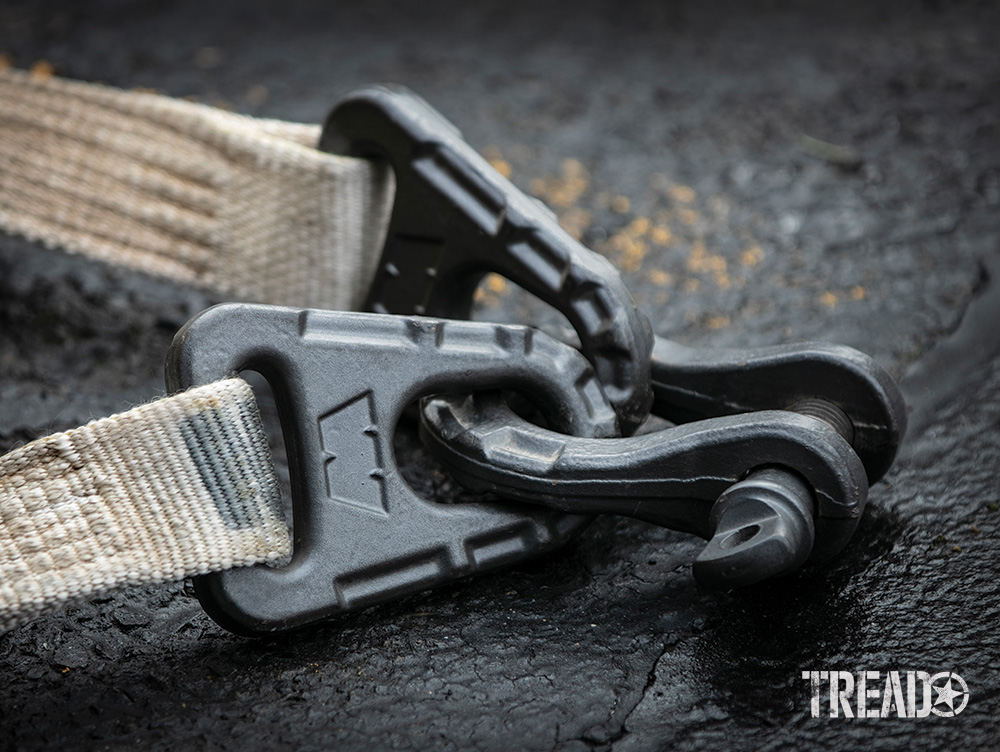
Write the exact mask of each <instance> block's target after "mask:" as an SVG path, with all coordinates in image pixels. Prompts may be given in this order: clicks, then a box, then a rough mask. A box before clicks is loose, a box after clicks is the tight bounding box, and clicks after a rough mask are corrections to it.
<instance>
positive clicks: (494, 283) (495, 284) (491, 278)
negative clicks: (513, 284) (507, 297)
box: [485, 274, 507, 295]
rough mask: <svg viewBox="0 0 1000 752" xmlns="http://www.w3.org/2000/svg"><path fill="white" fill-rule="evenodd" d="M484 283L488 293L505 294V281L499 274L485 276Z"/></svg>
mask: <svg viewBox="0 0 1000 752" xmlns="http://www.w3.org/2000/svg"><path fill="white" fill-rule="evenodd" d="M485 282H486V289H487V290H489V291H490V292H494V293H496V294H497V295H500V294H502V293H505V292H507V280H505V279H504V278H503V277H501V276H500V275H499V274H487V275H486V280H485Z"/></svg>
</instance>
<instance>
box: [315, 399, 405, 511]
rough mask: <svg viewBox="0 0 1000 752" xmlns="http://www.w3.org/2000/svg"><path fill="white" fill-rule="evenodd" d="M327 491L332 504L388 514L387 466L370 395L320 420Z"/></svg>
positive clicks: (347, 404)
mask: <svg viewBox="0 0 1000 752" xmlns="http://www.w3.org/2000/svg"><path fill="white" fill-rule="evenodd" d="M319 433H320V442H321V444H322V446H323V451H324V452H325V453H326V455H327V459H326V461H325V463H324V470H325V472H326V491H327V495H328V496H329V497H330V500H331V501H336V502H338V503H341V504H349V505H350V506H354V507H360V508H361V509H366V510H368V511H371V512H376V513H379V514H388V513H389V506H388V503H387V498H386V492H385V464H384V462H383V458H382V448H381V446H380V445H379V432H378V421H377V418H376V416H375V404H374V402H373V396H372V393H371V391H365V392H362V393H361V394H359V395H357V396H356V397H352V398H351V399H349V400H347V401H346V402H344V403H342V404H340V405H338V406H337V407H335V408H333V410H331V411H330V412H328V413H327V414H326V415H324V416H323V417H322V418H320V419H319Z"/></svg>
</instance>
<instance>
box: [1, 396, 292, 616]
mask: <svg viewBox="0 0 1000 752" xmlns="http://www.w3.org/2000/svg"><path fill="white" fill-rule="evenodd" d="M290 548H291V543H290V540H289V535H288V530H287V527H286V525H285V521H284V519H283V518H282V515H281V498H280V494H279V492H278V485H277V482H276V480H275V475H274V469H273V466H272V464H271V455H270V452H269V450H268V446H267V439H266V438H265V436H264V433H263V431H262V429H261V426H260V419H259V416H258V414H257V405H256V402H255V401H254V397H253V392H252V391H251V389H250V387H249V386H248V385H247V384H246V382H244V381H242V380H240V379H227V380H224V381H218V382H216V383H214V384H209V385H207V386H203V387H199V388H196V389H192V390H190V391H187V392H184V393H183V394H178V395H176V396H174V397H168V398H166V399H162V400H158V401H156V402H152V403H150V404H147V405H142V406H140V407H137V408H134V409H132V410H129V411H128V412H126V413H122V414H120V415H115V416H112V417H110V418H104V419H103V420H98V421H95V422H93V423H89V424H87V425H86V426H83V427H81V428H76V429H73V430H72V431H67V432H65V433H60V434H55V435H53V436H47V437H45V438H43V439H39V440H38V441H33V442H32V443H30V444H27V445H26V446H23V447H21V448H20V449H15V450H14V451H12V452H9V453H8V454H6V455H4V456H3V457H0V630H4V629H9V628H10V627H12V626H15V625H16V624H18V623H20V622H23V621H26V620H28V619H31V618H33V617H35V616H38V615H39V614H41V613H44V612H46V611H50V610H52V609H55V608H58V607H59V606H61V605H63V604H65V603H67V602H70V601H73V600H77V599H80V598H85V597H87V596H93V595H97V594H99V593H101V592H103V591H106V590H109V589H111V588H114V587H120V586H122V585H137V584H142V583H152V582H163V581H165V580H174V579H180V578H182V577H187V576H191V575H197V574H205V573H206V572H213V571H217V570H221V569H228V568H229V567H234V566H241V565H247V564H254V563H257V562H264V561H274V560H276V559H280V558H282V557H285V556H288V555H289V553H290Z"/></svg>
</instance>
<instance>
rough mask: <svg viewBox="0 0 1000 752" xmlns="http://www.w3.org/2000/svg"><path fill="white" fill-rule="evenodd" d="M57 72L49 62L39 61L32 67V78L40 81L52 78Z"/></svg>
mask: <svg viewBox="0 0 1000 752" xmlns="http://www.w3.org/2000/svg"><path fill="white" fill-rule="evenodd" d="M55 72H56V69H55V66H53V65H52V63H50V62H49V61H48V60H39V61H38V62H36V63H35V64H34V65H32V66H31V77H32V78H34V79H36V80H39V81H44V80H45V79H48V78H52V75H53V74H54V73H55Z"/></svg>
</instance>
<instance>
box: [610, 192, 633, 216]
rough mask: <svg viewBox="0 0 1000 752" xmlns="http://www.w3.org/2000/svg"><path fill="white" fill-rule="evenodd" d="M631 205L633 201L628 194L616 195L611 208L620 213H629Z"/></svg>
mask: <svg viewBox="0 0 1000 752" xmlns="http://www.w3.org/2000/svg"><path fill="white" fill-rule="evenodd" d="M631 206H632V202H631V201H629V200H628V196H615V197H614V198H613V199H611V209H612V210H613V211H616V212H618V213H619V214H627V213H628V210H629V208H631Z"/></svg>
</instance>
